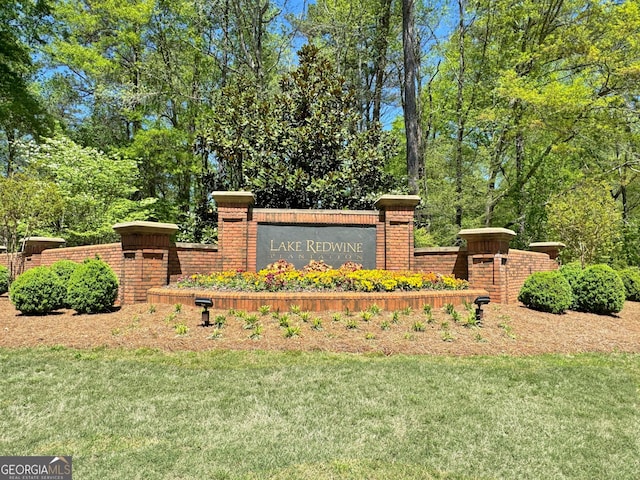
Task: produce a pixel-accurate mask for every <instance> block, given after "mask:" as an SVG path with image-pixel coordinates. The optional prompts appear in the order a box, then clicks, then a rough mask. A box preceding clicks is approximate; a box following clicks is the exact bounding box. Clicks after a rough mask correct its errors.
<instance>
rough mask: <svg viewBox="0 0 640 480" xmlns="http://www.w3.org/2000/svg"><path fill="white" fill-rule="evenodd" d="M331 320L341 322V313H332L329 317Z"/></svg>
mask: <svg viewBox="0 0 640 480" xmlns="http://www.w3.org/2000/svg"><path fill="white" fill-rule="evenodd" d="M331 320H333V321H334V322H341V321H342V315H340V314H339V313H334V314H333V316H332V317H331Z"/></svg>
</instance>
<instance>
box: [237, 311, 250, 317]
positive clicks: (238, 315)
mask: <svg viewBox="0 0 640 480" xmlns="http://www.w3.org/2000/svg"><path fill="white" fill-rule="evenodd" d="M235 315H236V317H238V318H245V319H246V318H247V316H248V315H249V314H248V313H247V312H245V311H244V310H235Z"/></svg>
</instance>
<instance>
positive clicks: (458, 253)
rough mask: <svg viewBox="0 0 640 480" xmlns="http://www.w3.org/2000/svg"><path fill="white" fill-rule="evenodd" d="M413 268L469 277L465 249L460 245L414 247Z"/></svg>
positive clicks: (466, 278)
mask: <svg viewBox="0 0 640 480" xmlns="http://www.w3.org/2000/svg"><path fill="white" fill-rule="evenodd" d="M414 256H415V260H414V268H415V270H418V271H423V272H436V273H442V274H446V275H454V276H455V277H456V278H462V279H464V280H468V279H469V271H468V268H467V251H466V249H464V248H463V249H460V247H426V248H416V249H415V252H414Z"/></svg>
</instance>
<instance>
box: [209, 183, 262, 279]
mask: <svg viewBox="0 0 640 480" xmlns="http://www.w3.org/2000/svg"><path fill="white" fill-rule="evenodd" d="M212 195H213V199H214V200H215V201H216V204H217V205H218V251H219V252H220V256H221V257H222V270H224V271H227V270H242V271H248V270H249V269H250V267H251V265H249V247H250V242H249V221H250V219H251V207H252V205H253V204H254V202H255V197H254V195H253V193H251V192H213V194H212ZM252 245H253V246H252V248H254V249H255V239H254V241H253V242H252ZM253 257H254V258H255V252H254V255H253ZM254 263H255V262H254ZM252 267H253V269H255V265H253V266H252Z"/></svg>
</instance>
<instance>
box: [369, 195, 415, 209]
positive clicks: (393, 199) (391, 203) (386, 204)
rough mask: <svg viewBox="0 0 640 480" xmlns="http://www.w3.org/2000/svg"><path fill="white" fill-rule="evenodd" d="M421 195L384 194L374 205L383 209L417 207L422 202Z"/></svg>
mask: <svg viewBox="0 0 640 480" xmlns="http://www.w3.org/2000/svg"><path fill="white" fill-rule="evenodd" d="M420 200H421V198H420V196H419V195H382V196H381V197H380V198H378V199H377V200H376V201H375V202H374V204H373V205H374V206H375V207H376V208H377V209H379V210H382V209H383V208H384V209H386V210H390V209H393V208H406V207H410V208H415V207H416V206H418V204H419V203H420Z"/></svg>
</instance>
